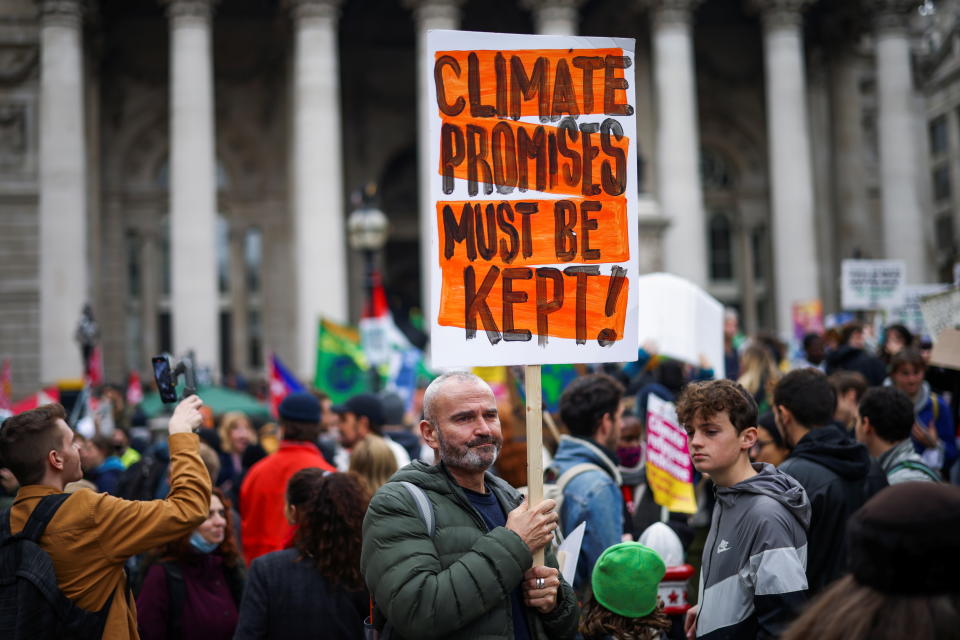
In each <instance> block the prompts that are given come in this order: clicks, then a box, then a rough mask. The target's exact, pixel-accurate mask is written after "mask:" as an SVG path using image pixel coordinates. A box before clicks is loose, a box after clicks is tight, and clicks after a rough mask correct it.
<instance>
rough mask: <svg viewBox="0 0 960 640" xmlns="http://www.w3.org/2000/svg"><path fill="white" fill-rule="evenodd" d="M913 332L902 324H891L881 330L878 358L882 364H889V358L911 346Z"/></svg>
mask: <svg viewBox="0 0 960 640" xmlns="http://www.w3.org/2000/svg"><path fill="white" fill-rule="evenodd" d="M913 346H914V344H913V332H912V331H910V329H907V328H906V327H905V326H903V325H902V324H891V325H890V326H889V327H887V328H886V329H884V330H883V339H882V340H881V341H880V350H879V351H880V353H879V354H877V355H879V356H880V359H881V360H883V364H885V365H887V366H888V367H889V366H890V359H891V358H893V356H895V355H897V354H898V353H900V352H901V351H902V350H904V349H909V348H910V347H913Z"/></svg>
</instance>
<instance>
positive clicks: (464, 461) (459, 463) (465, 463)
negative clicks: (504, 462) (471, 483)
mask: <svg viewBox="0 0 960 640" xmlns="http://www.w3.org/2000/svg"><path fill="white" fill-rule="evenodd" d="M437 440H438V441H439V443H440V460H442V461H443V463H444V464H445V465H447V466H448V467H454V468H456V469H465V470H467V471H486V470H487V469H489V468H490V467H492V466H493V464H494V463H495V462H496V461H497V458H498V457H499V456H500V447H501V445H499V444H497V443H496V442H494V443H491V444H493V446H494V451H493V457H492V458H491V459H490V461H489V462H487V461H485V460H484V459H483V457H482V456H481V454H480V453H478V452H477V451H475V450H473V449H472V448H470V447H464V448H463V449H462V450H458V449H457V448H455V447H449V446H447V443H446V442H444V440H443V436H441V435H440V429H439V428H437Z"/></svg>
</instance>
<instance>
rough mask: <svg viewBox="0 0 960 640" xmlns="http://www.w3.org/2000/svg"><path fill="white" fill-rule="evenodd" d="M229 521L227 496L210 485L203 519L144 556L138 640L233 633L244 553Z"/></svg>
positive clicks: (208, 639) (203, 638) (209, 638)
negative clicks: (206, 512)
mask: <svg viewBox="0 0 960 640" xmlns="http://www.w3.org/2000/svg"><path fill="white" fill-rule="evenodd" d="M230 520H231V516H230V501H229V500H228V499H227V498H226V496H225V495H224V494H223V492H222V491H221V490H220V489H214V490H213V494H212V495H211V496H210V515H209V516H208V517H207V519H206V520H205V521H204V522H203V524H201V525H200V526H199V527H197V528H196V529H194V530H193V532H191V533H190V534H189V535H187V536H184V537H182V538H180V539H178V540H174V541H173V542H171V543H169V544H167V545H166V546H164V547H162V548H161V549H160V550H159V551H157V552H155V553H154V554H152V558H151V559H148V560H147V569H146V575H145V577H144V580H143V587H142V588H141V590H140V595H139V596H137V623H138V625H139V627H140V637H141V638H142V640H166V639H167V638H183V640H192V639H193V638H196V639H197V640H219V639H220V638H223V639H224V640H226V639H228V638H232V637H233V632H234V629H235V628H236V626H237V609H238V607H239V604H240V598H241V596H242V593H243V558H241V557H240V553H239V552H238V550H237V545H236V542H235V540H234V538H233V526H232V524H231V522H230Z"/></svg>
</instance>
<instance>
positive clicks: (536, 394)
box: [523, 364, 544, 567]
mask: <svg viewBox="0 0 960 640" xmlns="http://www.w3.org/2000/svg"><path fill="white" fill-rule="evenodd" d="M523 378H524V388H525V391H526V395H527V504H528V506H529V507H530V508H533V507H535V506H537V505H538V504H540V503H541V502H543V394H542V393H541V390H540V365H538V364H528V365H526V366H524V376H523ZM543 564H544V559H543V550H542V549H541V550H540V551H537V552H536V553H535V554H533V566H535V567H538V566H543Z"/></svg>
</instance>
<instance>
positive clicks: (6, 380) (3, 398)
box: [0, 358, 13, 410]
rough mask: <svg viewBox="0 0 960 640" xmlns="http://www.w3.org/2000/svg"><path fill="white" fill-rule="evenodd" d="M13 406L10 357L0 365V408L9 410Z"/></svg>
mask: <svg viewBox="0 0 960 640" xmlns="http://www.w3.org/2000/svg"><path fill="white" fill-rule="evenodd" d="M11 406H13V381H12V375H11V373H10V358H6V359H5V360H4V361H3V365H2V366H0V409H7V410H9V409H10V407H11Z"/></svg>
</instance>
